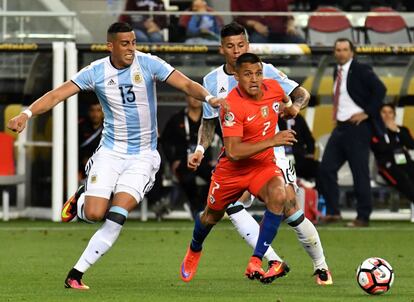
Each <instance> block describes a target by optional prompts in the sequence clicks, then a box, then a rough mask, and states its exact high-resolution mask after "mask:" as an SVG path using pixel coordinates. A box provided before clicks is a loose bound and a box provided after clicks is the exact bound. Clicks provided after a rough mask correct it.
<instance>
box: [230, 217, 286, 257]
mask: <svg viewBox="0 0 414 302" xmlns="http://www.w3.org/2000/svg"><path fill="white" fill-rule="evenodd" d="M229 218H230V221H231V222H232V223H233V225H234V227H235V228H236V230H237V232H239V234H240V236H242V238H243V239H244V240H245V241H246V242H247V243H248V244H249V245H250V246H251V247H252V248H253V249H254V248H255V247H256V243H257V239H258V238H259V232H260V226H259V224H258V223H257V221H256V220H255V219H254V218H253V217H252V215H250V213H249V212H247V211H246V210H245V209H243V210H241V211H239V212H237V213H233V214H230V215H229ZM264 257H265V258H266V259H267V260H268V261H272V260H277V261H280V262H283V260H282V259H281V258H280V257H279V256H278V255H277V254H276V252H275V251H274V249H273V248H272V247H271V246H269V248H268V249H267V251H266V254H265V255H264Z"/></svg>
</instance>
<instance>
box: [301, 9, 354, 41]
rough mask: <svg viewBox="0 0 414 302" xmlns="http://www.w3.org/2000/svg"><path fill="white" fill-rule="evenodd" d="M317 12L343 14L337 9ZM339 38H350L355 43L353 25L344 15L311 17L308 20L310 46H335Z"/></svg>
mask: <svg viewBox="0 0 414 302" xmlns="http://www.w3.org/2000/svg"><path fill="white" fill-rule="evenodd" d="M315 12H317V13H325V12H328V13H329V12H333V13H338V12H341V11H340V10H339V9H337V8H335V7H321V8H318V9H317V10H316V11H315ZM337 38H348V39H350V40H351V41H354V40H355V39H354V33H353V28H352V25H351V23H350V22H349V20H348V18H347V17H346V16H345V14H344V15H332V16H323V15H321V16H311V17H310V18H309V20H308V28H307V41H308V44H310V45H325V46H327V45H329V46H331V45H333V43H334V42H335V40H336V39H337Z"/></svg>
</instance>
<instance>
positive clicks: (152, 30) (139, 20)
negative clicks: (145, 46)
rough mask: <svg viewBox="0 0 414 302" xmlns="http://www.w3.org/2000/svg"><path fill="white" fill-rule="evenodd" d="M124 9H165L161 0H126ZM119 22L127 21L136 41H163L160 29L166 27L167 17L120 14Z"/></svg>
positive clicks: (151, 10) (150, 10)
mask: <svg viewBox="0 0 414 302" xmlns="http://www.w3.org/2000/svg"><path fill="white" fill-rule="evenodd" d="M125 10H126V11H149V12H153V11H154V12H155V11H165V7H164V2H163V1H162V0H127V2H126V6H125ZM119 20H120V21H121V22H126V23H129V24H130V25H131V26H132V28H133V29H134V32H135V36H136V38H137V42H138V43H150V42H153V43H160V42H164V36H163V34H162V31H161V30H162V29H163V28H166V27H167V17H166V16H161V15H154V16H152V15H139V14H136V15H121V16H120V17H119Z"/></svg>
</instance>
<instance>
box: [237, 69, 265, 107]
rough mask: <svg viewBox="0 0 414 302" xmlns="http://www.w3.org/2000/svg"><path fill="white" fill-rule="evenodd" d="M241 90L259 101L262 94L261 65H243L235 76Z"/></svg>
mask: <svg viewBox="0 0 414 302" xmlns="http://www.w3.org/2000/svg"><path fill="white" fill-rule="evenodd" d="M235 77H236V80H237V81H239V86H240V87H241V89H242V90H243V91H244V92H245V93H247V94H248V95H249V96H250V97H252V98H254V99H258V98H260V97H261V94H262V90H261V87H262V82H263V67H262V64H261V63H243V64H242V65H241V66H240V68H239V69H238V70H237V71H236V74H235Z"/></svg>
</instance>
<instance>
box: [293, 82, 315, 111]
mask: <svg viewBox="0 0 414 302" xmlns="http://www.w3.org/2000/svg"><path fill="white" fill-rule="evenodd" d="M290 98H291V99H292V102H293V104H294V105H297V106H298V107H300V109H303V108H305V107H306V106H307V105H308V103H309V99H310V94H309V92H308V91H307V90H306V89H305V88H303V87H302V86H298V87H296V88H295V89H294V90H293V91H292V92H291V93H290Z"/></svg>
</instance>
